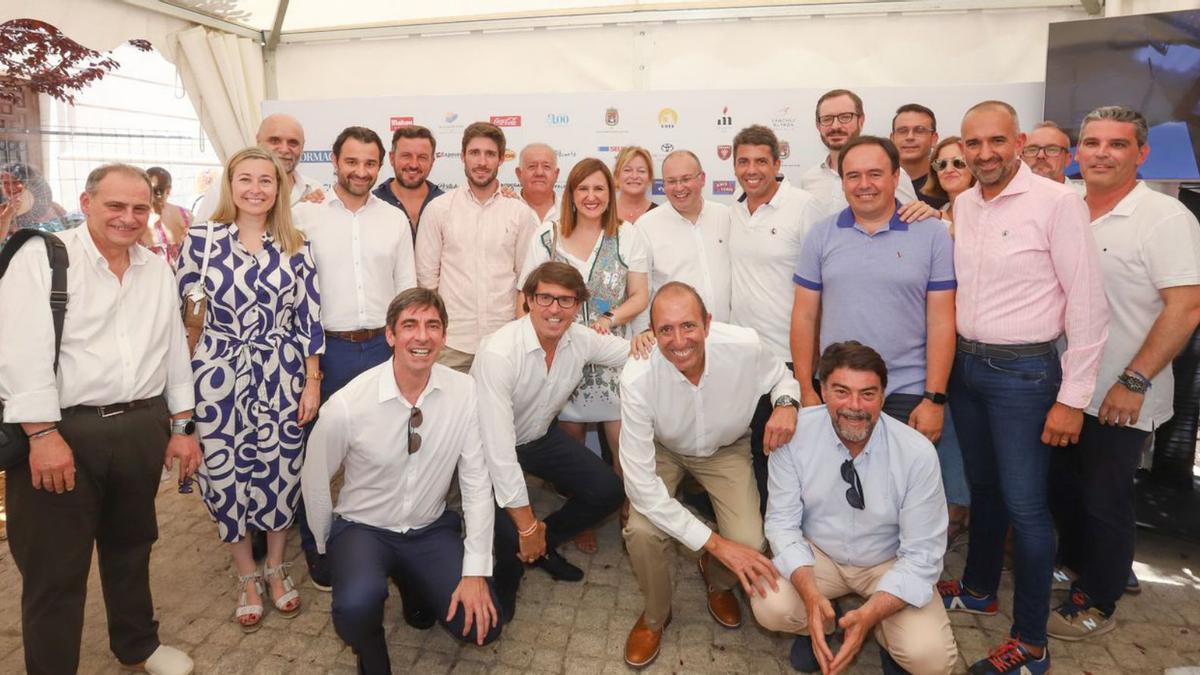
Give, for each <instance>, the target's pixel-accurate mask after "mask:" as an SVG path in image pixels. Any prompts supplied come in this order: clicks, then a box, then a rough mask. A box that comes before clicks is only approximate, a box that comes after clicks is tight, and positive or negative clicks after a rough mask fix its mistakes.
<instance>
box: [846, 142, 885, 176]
mask: <svg viewBox="0 0 1200 675" xmlns="http://www.w3.org/2000/svg"><path fill="white" fill-rule="evenodd" d="M860 145H876V146H879V147H880V148H883V151H884V153H886V154H887V156H888V159H889V160H891V162H892V173H896V172H897V171H899V170H900V151H899V150H897V149H896V144H895V143H893V142H891V141H890V140H888V139H886V138H883V137H882V136H855V137H854V138H851V139H850V140H849V141H848V142H847V143H846V144H845V145H843V146H842V149H841V150H839V151H838V167H837V169H838V175H839V176H840V175H842V162H843V161H844V160H845V159H846V155H848V154H850V151H851V150H853V149H854V148H857V147H858V146H860Z"/></svg>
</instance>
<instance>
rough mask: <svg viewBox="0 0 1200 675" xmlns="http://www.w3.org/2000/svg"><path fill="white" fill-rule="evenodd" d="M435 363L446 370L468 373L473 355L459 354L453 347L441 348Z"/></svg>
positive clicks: (472, 361) (473, 360) (473, 359)
mask: <svg viewBox="0 0 1200 675" xmlns="http://www.w3.org/2000/svg"><path fill="white" fill-rule="evenodd" d="M437 362H438V363H440V364H442V365H443V366H446V367H447V368H453V369H454V370H457V371H458V372H460V373H470V372H471V364H472V363H474V362H475V355H474V354H468V353H466V352H460V351H458V350H457V349H455V348H453V347H448V346H443V347H442V351H441V353H439V354H438V359H437Z"/></svg>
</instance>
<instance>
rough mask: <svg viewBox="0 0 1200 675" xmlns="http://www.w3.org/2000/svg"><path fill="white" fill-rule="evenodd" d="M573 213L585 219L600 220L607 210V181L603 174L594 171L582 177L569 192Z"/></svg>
mask: <svg viewBox="0 0 1200 675" xmlns="http://www.w3.org/2000/svg"><path fill="white" fill-rule="evenodd" d="M571 200H572V202H573V203H574V204H575V213H576V214H578V216H579V217H580V218H585V219H587V220H600V218H601V217H602V216H604V212H605V211H607V210H608V200H609V194H608V181H607V180H605V179H604V174H603V173H601V172H599V171H594V172H592V173H591V174H590V175H588V176H587V177H586V178H584V179H583V180H582V181H581V182H580V183H579V185H578V186H576V187H575V190H574V191H573V192H572V193H571Z"/></svg>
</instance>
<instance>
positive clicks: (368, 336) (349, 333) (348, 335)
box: [325, 328, 383, 342]
mask: <svg viewBox="0 0 1200 675" xmlns="http://www.w3.org/2000/svg"><path fill="white" fill-rule="evenodd" d="M380 335H383V329H382V328H359V329H358V330H327V331H325V337H331V338H337V339H338V340H345V341H346V342H366V341H368V340H374V339H375V338H377V337H379V336H380Z"/></svg>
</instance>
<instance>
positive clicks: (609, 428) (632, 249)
mask: <svg viewBox="0 0 1200 675" xmlns="http://www.w3.org/2000/svg"><path fill="white" fill-rule="evenodd" d="M634 161H635V162H638V163H642V162H643V160H642V159H641V158H640V157H635V159H634ZM627 166H628V165H627ZM615 188H616V186H615V185H614V180H613V175H612V174H611V173H609V171H608V167H607V166H605V165H604V163H603V162H601V161H600V160H598V159H595V158H591V157H589V158H587V159H584V160H582V161H580V162H579V163H578V164H576V165H575V167H574V168H572V169H571V173H570V175H569V176H568V177H567V185H566V189H564V190H563V196H562V208H561V210H560V213H561V214H562V215H561V216H560V220H559V222H557V223H554V222H551V223H547V224H546V225H543V226H542V227H541V228H540V229H539V230H538V231H537V233H536V234H535V235H534V236H533V238H532V239H530V242H529V252H528V254H527V255H526V256H525V267H524V269H523V270H522V271H521V281H522V282H523V281H524V280H525V277H526V276H528V275H529V273H530V272H532V271H533V270H534V269H536V268H537V266H538V265H541V264H542V263H544V262H548V261H551V260H554V261H558V262H565V263H568V264H570V265H571V266H572V267H574V268H575V269H577V270H579V273H580V274H581V275H582V276H583V279H584V281H585V282H586V283H587V285H588V290H589V291H591V299H590V300H589V301H588V302H587V303H586V304H584V305H583V307H582V310H581V311H580V312H579V313H578V314H576V321H578V322H579V323H582V324H583V325H585V326H591V327H592V329H594V330H595V331H596V332H598V333H604V334H609V333H611V334H613V335H617V336H619V337H623V338H624V337H628V331H627V328H626V327H627V326H628V324H629V322H631V321H633V320H634V319H635V318H636V317H637V316H638V315H639V314H641V312H642V310H643V309H645V308H646V305H647V304H649V301H650V281H649V269H648V266H647V261H646V244H645V240H644V239H643V238H642V236H641V233H639V232H638V231H637V230H635V229H634V228H633V227H630V226H629V223H628V222H626V223H622V222H621V219H620V218H619V217H618V215H617V213H618V210H619V209H618V204H617V195H616V189H615ZM620 377H621V369H620V368H610V367H607V366H600V365H594V364H589V365H587V366H584V373H583V381H582V383H580V385H579V387H578V388H577V389H576V390H575V393H573V394H572V395H571V398H570V400H569V401H568V402H567V406H566V407H565V408H564V409H563V411H562V412H561V413H560V414H559V416H558V420H559V426H560V427H561V428H562V430H563V431H565V432H566V433H567V434H568V435H570V436H571V437H573V438H574V439H575V440H577V441H579V442H580V443H582V442H584V439H585V437H586V434H587V430H586V427H587V425H588V424H589V423H597V425H598V426H599V429H598V430H599V431H600V433H603V434H604V436H605V440H607V441H608V447H609V448H610V449H611V451H612V463H613V470H614V471H616V472H617V475H618V476H620V475H621V465H620V462H619V460H618V458H619V456H620V455H619V453H620V449H619V444H620V437H621V402H620V399H619V398H618V389H619V386H618V385H619V382H620ZM621 513H622V514H625V513H626V510H625V508H624V507H623V508H622V511H621ZM576 544H577V545H578V546H579V549H580V550H582V551H583V552H585V553H595V552H596V536H595V533H593V532H592V531H591V530H587V531H585V532H584V533H582V534H581V535H579V537H577V538H576Z"/></svg>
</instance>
